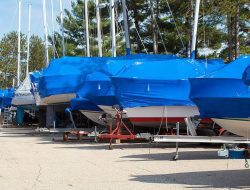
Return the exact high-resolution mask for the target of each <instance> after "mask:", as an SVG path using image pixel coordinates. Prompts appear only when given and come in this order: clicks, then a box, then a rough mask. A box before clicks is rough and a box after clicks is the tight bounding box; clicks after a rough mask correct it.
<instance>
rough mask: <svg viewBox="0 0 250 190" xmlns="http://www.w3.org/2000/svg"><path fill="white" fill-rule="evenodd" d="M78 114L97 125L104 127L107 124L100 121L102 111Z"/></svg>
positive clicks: (82, 111) (88, 111) (86, 111)
mask: <svg viewBox="0 0 250 190" xmlns="http://www.w3.org/2000/svg"><path fill="white" fill-rule="evenodd" d="M80 112H81V113H82V114H83V115H85V116H86V117H87V118H88V119H89V120H91V121H93V122H95V123H97V124H99V125H103V126H106V125H107V124H106V123H105V122H104V121H102V120H100V119H99V118H100V116H101V115H102V114H103V113H104V112H103V111H90V110H80Z"/></svg>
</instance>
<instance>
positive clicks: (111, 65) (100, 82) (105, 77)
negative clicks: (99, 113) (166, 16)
mask: <svg viewBox="0 0 250 190" xmlns="http://www.w3.org/2000/svg"><path fill="white" fill-rule="evenodd" d="M173 58H176V56H175V55H147V54H137V55H133V54H132V55H129V56H123V57H116V58H108V59H107V60H106V62H105V64H103V65H102V66H101V67H100V68H99V70H98V71H96V72H93V73H91V74H89V75H87V77H86V80H85V82H84V83H83V85H82V86H81V88H79V90H78V92H77V95H78V96H80V97H86V98H88V99H89V100H91V101H92V102H94V103H95V104H96V105H108V106H112V105H115V104H118V101H117V100H116V97H115V91H114V86H113V84H112V82H111V79H110V77H111V76H116V75H118V74H119V73H121V72H123V71H125V70H126V69H127V68H129V67H130V65H131V64H134V63H136V62H138V61H139V62H142V61H146V60H147V61H152V62H153V61H158V60H166V59H173Z"/></svg>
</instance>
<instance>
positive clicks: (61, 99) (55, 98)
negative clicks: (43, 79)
mask: <svg viewBox="0 0 250 190" xmlns="http://www.w3.org/2000/svg"><path fill="white" fill-rule="evenodd" d="M75 97H76V94H75V93H74V94H59V95H52V96H48V97H45V98H42V99H41V100H42V102H43V103H45V104H60V103H69V102H70V100H71V99H73V98H75Z"/></svg>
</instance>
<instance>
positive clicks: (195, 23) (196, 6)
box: [191, 0, 200, 59]
mask: <svg viewBox="0 0 250 190" xmlns="http://www.w3.org/2000/svg"><path fill="white" fill-rule="evenodd" d="M199 11H200V0H196V3H195V12H194V26H193V37H192V44H191V45H192V46H191V58H192V59H195V54H196V52H195V51H196V39H197V29H198V20H199Z"/></svg>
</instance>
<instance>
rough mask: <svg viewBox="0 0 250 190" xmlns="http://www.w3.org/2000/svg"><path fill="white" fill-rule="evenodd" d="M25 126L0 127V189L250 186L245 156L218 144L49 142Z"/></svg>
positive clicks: (235, 187)
mask: <svg viewBox="0 0 250 190" xmlns="http://www.w3.org/2000/svg"><path fill="white" fill-rule="evenodd" d="M51 139H52V138H51V137H50V136H48V135H38V134H32V133H31V130H26V129H0V190H12V189H13V190H19V189H20V190H26V189H27V190H28V189H39V190H40V189H42V190H50V189H53V190H64V189H69V190H71V189H81V190H82V189H87V190H89V189H94V190H97V189H98V190H99V189H100V190H106V189H107V190H110V189H112V190H119V189H129V190H131V189H139V190H147V189H149V190H152V189H157V190H160V189H164V190H171V189H199V190H200V189H250V169H245V168H244V160H228V159H221V158H218V157H217V156H216V155H217V153H216V152H217V148H218V147H201V146H198V145H190V144H189V145H185V146H182V147H181V148H180V160H178V161H171V158H172V157H173V155H174V151H175V148H174V145H171V144H153V145H149V144H120V145H115V146H114V149H113V150H108V149H107V147H108V145H107V144H104V143H91V142H67V143H64V142H62V141H56V142H52V141H51Z"/></svg>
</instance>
